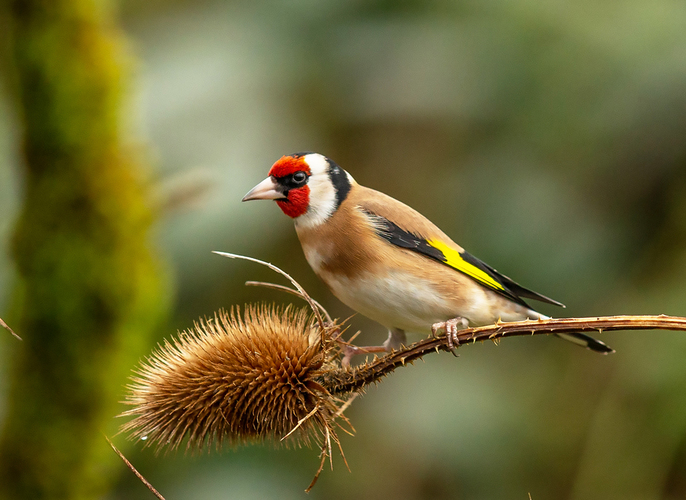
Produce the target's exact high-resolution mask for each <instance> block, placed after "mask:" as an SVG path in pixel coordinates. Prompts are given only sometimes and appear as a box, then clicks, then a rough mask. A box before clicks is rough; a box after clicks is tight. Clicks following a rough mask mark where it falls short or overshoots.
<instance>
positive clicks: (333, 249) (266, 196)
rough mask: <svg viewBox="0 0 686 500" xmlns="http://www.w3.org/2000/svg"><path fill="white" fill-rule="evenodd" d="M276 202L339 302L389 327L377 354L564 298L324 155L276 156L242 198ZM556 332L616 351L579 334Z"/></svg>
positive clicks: (528, 313)
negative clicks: (465, 244) (527, 283)
mask: <svg viewBox="0 0 686 500" xmlns="http://www.w3.org/2000/svg"><path fill="white" fill-rule="evenodd" d="M248 200H275V201H276V203H277V204H278V205H279V207H280V208H281V210H282V211H283V212H284V213H285V214H286V215H288V216H289V217H291V218H292V219H293V220H294V222H295V230H296V232H297V234H298V238H299V239H300V243H301V244H302V248H303V252H304V253H305V258H306V259H307V262H308V263H309V264H310V266H311V267H312V269H313V270H314V272H315V273H316V274H317V276H319V277H320V278H321V279H322V280H323V281H324V283H326V285H327V286H328V287H329V289H330V290H331V292H333V294H334V295H335V296H336V297H337V298H338V299H340V300H341V301H342V302H343V303H344V304H346V305H347V306H349V307H351V308H352V309H354V310H355V311H357V312H359V313H361V314H363V315H364V316H367V317H368V318H371V319H372V320H374V321H377V322H378V323H380V324H382V325H384V326H385V327H387V328H388V329H389V336H388V339H387V340H386V341H385V342H384V344H383V346H377V347H364V348H357V351H355V350H353V351H350V350H349V351H347V352H346V360H349V356H351V355H352V354H356V353H357V352H382V351H391V350H394V349H398V348H399V347H400V346H401V345H402V344H405V343H406V336H405V332H413V333H425V334H428V333H430V332H431V333H434V334H435V333H436V332H437V331H438V330H439V329H444V330H445V331H446V335H447V336H448V341H449V344H450V346H451V347H452V345H453V343H454V342H456V341H457V338H456V337H455V335H456V332H457V330H458V328H459V327H462V328H465V327H467V326H483V325H490V324H493V323H495V322H496V321H498V320H502V321H521V320H525V319H537V318H547V316H545V315H543V314H541V313H538V312H536V311H535V310H534V309H532V308H531V307H529V305H528V304H527V303H526V302H525V301H524V299H533V300H538V301H541V302H545V303H548V304H554V305H557V306H562V307H564V306H563V305H562V304H561V303H559V302H557V301H555V300H553V299H550V298H548V297H546V296H544V295H541V294H539V293H536V292H534V291H532V290H529V289H527V288H524V287H523V286H521V285H519V284H518V283H515V282H514V281H512V280H511V279H510V278H508V277H507V276H505V275H503V274H500V273H499V272H498V271H496V270H495V269H493V268H492V267H491V266H489V265H488V264H486V263H484V262H482V261H480V260H479V259H477V258H476V257H474V256H472V255H470V254H469V253H467V252H466V251H465V250H464V249H463V248H462V247H461V246H459V245H458V244H457V243H455V242H454V241H453V240H451V239H450V238H449V237H448V236H447V235H446V234H445V233H443V231H441V230H440V229H439V228H438V227H436V226H435V225H434V224H433V223H431V221H429V220H428V219H426V218H425V217H424V216H422V215H421V214H420V213H419V212H417V211H415V210H413V209H412V208H410V207H408V206H407V205H405V204H403V203H401V202H399V201H398V200H395V199H393V198H391V197H390V196H387V195H385V194H383V193H380V192H379V191H375V190H373V189H370V188H367V187H364V186H361V185H359V184H358V183H357V182H355V179H353V178H352V176H351V175H350V174H349V173H348V172H346V171H345V170H343V169H342V168H341V167H339V166H338V165H337V164H336V163H334V162H333V161H332V160H330V159H329V158H326V157H325V156H322V155H320V154H317V153H310V152H307V153H296V154H292V155H288V156H283V157H282V158H280V159H279V160H278V161H277V162H276V163H274V165H273V166H272V168H271V170H270V171H269V176H268V177H267V178H266V179H265V180H264V181H262V182H260V183H259V184H258V185H257V186H255V187H254V188H253V189H251V190H250V191H249V192H248V194H246V195H245V197H244V198H243V201H248ZM558 336H559V337H561V338H564V339H566V340H569V341H571V342H574V343H575V344H578V345H581V346H584V347H587V348H588V349H591V350H593V351H596V352H600V353H609V352H613V350H612V349H611V348H609V347H608V346H607V345H605V344H604V343H602V342H600V341H598V340H596V339H594V338H592V337H589V336H588V335H585V334H583V333H573V334H560V335H558Z"/></svg>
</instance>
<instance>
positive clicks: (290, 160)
mask: <svg viewBox="0 0 686 500" xmlns="http://www.w3.org/2000/svg"><path fill="white" fill-rule="evenodd" d="M296 172H305V173H306V174H307V175H312V172H311V171H310V167H309V166H308V165H307V163H305V160H304V158H303V157H302V156H297V157H296V156H282V157H281V158H279V159H278V160H277V162H276V163H274V165H272V168H271V170H270V171H269V175H270V176H274V177H276V178H277V179H278V178H279V177H285V176H287V175H290V174H294V173H296Z"/></svg>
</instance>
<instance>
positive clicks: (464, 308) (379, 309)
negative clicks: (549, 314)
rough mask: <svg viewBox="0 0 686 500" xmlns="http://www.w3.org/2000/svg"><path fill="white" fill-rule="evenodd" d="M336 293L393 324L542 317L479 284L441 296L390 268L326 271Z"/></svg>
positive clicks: (424, 329) (420, 329)
mask: <svg viewBox="0 0 686 500" xmlns="http://www.w3.org/2000/svg"><path fill="white" fill-rule="evenodd" d="M321 277H322V279H323V280H324V282H325V283H326V284H327V285H328V286H329V288H330V289H331V291H332V292H333V294H334V295H335V296H336V297H338V298H339V299H340V300H341V302H343V303H344V304H346V305H347V306H349V307H351V308H352V309H354V310H355V311H357V312H359V313H360V314H363V315H364V316H367V317H368V318H370V319H373V320H374V321H377V322H379V323H381V324H382V325H384V326H386V327H388V328H399V329H401V330H405V331H408V332H415V333H429V332H430V331H431V325H433V324H434V323H437V322H441V321H446V320H448V319H451V318H455V317H458V316H459V317H462V318H465V319H466V320H467V321H468V322H469V324H470V325H471V326H481V325H488V324H492V323H494V322H496V321H497V320H498V319H501V320H502V321H519V320H522V319H526V318H527V317H531V318H535V317H538V313H536V312H535V311H532V310H530V309H527V308H524V307H522V306H520V305H519V304H515V303H514V302H512V301H510V300H507V299H506V298H504V297H501V296H500V295H497V294H495V293H493V292H490V291H488V290H486V289H485V288H483V287H480V286H476V287H475V288H474V290H473V291H470V293H469V297H468V298H467V299H466V300H465V299H462V300H457V299H456V298H455V297H442V296H441V294H440V293H438V292H437V291H436V289H435V288H434V286H433V285H432V283H431V282H430V281H428V280H424V279H421V278H418V277H416V276H413V275H408V274H406V273H403V272H401V271H391V272H389V273H387V274H386V275H385V276H382V277H378V276H368V277H367V278H356V279H353V280H351V279H348V278H346V277H342V276H333V275H326V274H322V275H321Z"/></svg>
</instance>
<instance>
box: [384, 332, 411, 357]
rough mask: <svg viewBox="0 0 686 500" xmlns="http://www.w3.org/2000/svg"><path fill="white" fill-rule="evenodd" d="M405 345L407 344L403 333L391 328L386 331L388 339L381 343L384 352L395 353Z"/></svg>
mask: <svg viewBox="0 0 686 500" xmlns="http://www.w3.org/2000/svg"><path fill="white" fill-rule="evenodd" d="M405 344H407V335H405V331H404V330H401V329H400V328H391V329H390V330H388V338H387V339H386V341H385V342H384V343H383V346H384V349H386V351H388V352H391V351H397V350H398V349H400V348H401V347H402V346H404V345H405Z"/></svg>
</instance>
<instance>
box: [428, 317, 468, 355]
mask: <svg viewBox="0 0 686 500" xmlns="http://www.w3.org/2000/svg"><path fill="white" fill-rule="evenodd" d="M458 326H459V327H460V328H458ZM468 326H469V322H468V321H467V320H466V319H464V318H459V317H458V318H452V319H449V320H448V321H441V322H439V323H434V324H433V325H431V333H432V334H433V336H434V337H435V336H436V334H437V333H438V332H439V331H440V330H445V336H446V337H447V339H448V349H449V350H450V352H452V353H453V356H456V357H457V352H456V351H455V347H456V346H459V345H460V340H459V339H458V337H457V332H458V330H462V329H464V328H467V327H468Z"/></svg>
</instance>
